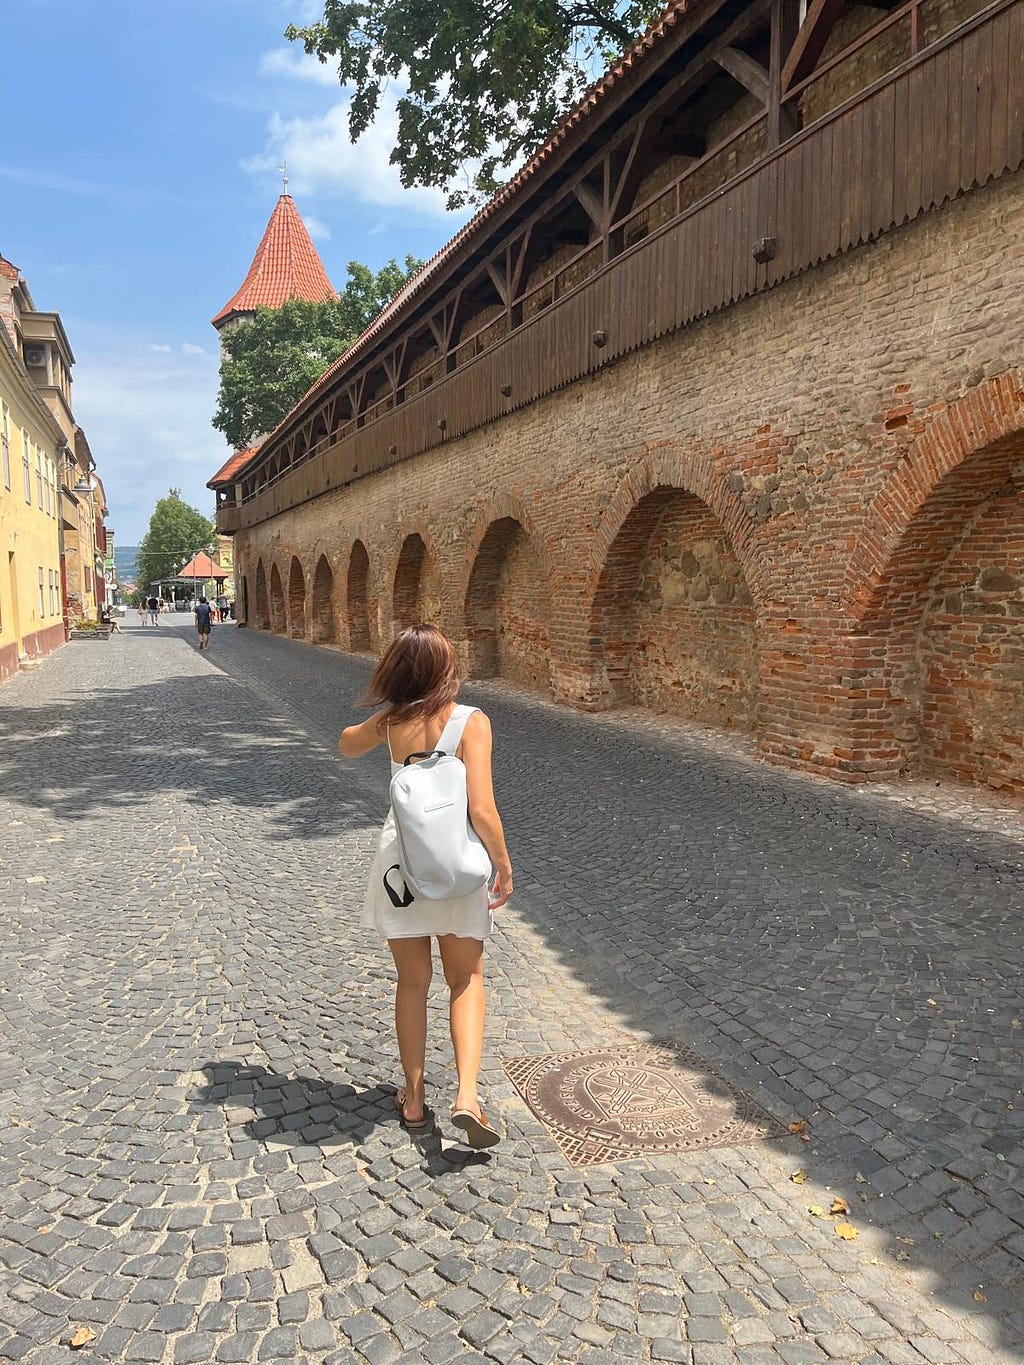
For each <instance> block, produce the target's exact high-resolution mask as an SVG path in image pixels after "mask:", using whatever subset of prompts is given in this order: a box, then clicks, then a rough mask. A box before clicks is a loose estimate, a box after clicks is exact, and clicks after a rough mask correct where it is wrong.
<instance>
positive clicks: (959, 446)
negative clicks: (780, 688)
mask: <svg viewBox="0 0 1024 1365" xmlns="http://www.w3.org/2000/svg"><path fill="white" fill-rule="evenodd" d="M869 516H870V523H869V528H868V532H867V534H866V535H865V537H864V539H863V542H862V544H861V545H860V546H859V547H858V553H857V555H856V557H855V563H854V565H853V566H851V571H850V572H851V577H852V576H854V575H855V576H856V583H855V586H853V587H852V589H851V591H850V594H849V601H850V606H851V616H852V625H853V629H852V632H851V636H850V667H849V678H848V681H849V684H850V685H851V686H852V687H853V688H854V689H855V690H856V694H857V696H859V697H862V698H865V697H866V698H870V699H871V704H870V708H868V707H865V706H863V705H862V706H861V708H860V710H859V711H858V710H857V708H856V707H854V709H853V715H852V720H853V724H854V727H855V729H856V730H857V731H858V733H857V740H856V749H857V751H859V753H861V754H864V755H865V757H866V758H867V760H868V761H869V762H874V763H876V764H878V763H882V762H884V763H886V764H887V766H888V767H889V769H890V770H892V769H894V768H903V767H911V768H914V769H917V770H924V771H941V772H946V773H948V774H949V775H951V776H954V777H957V778H963V779H967V780H971V781H979V782H983V783H985V784H986V785H989V786H994V787H996V788H998V789H1001V790H1006V791H1012V792H1024V735H1022V733H1021V726H1020V716H1021V715H1022V714H1024V681H1022V678H1024V638H1022V637H1024V624H1022V623H1024V393H1022V392H1021V388H1020V384H1019V380H1018V379H1017V378H1016V377H1015V376H1012V375H1008V376H1002V377H1000V378H999V379H995V380H990V381H988V382H986V383H985V384H983V385H980V386H979V387H978V388H977V389H975V390H974V391H973V392H972V393H970V394H968V395H967V396H966V397H964V398H962V399H960V400H958V402H956V403H954V404H951V405H950V407H949V409H947V411H946V412H945V413H943V414H942V416H941V417H939V418H937V419H936V420H935V421H934V422H933V423H932V424H931V426H929V428H928V430H927V431H926V432H924V433H923V434H922V436H921V437H920V438H919V439H918V441H916V442H915V443H914V445H913V446H912V447H911V448H910V450H909V451H908V452H907V455H906V457H905V459H904V460H903V461H902V462H901V464H900V466H899V468H898V469H896V470H895V471H894V472H893V474H892V476H891V477H890V479H889V480H888V482H887V484H886V485H885V487H884V488H883V489H882V490H880V492H879V494H878V495H877V497H876V498H875V499H874V501H873V503H872V506H871V508H870V509H869Z"/></svg>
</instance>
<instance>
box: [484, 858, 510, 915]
mask: <svg viewBox="0 0 1024 1365" xmlns="http://www.w3.org/2000/svg"><path fill="white" fill-rule="evenodd" d="M511 894H512V869H511V867H509V868H506V869H505V870H504V871H501V872H499V873H498V874H497V875H496V877H495V878H494V885H493V886H492V887H491V891H490V898H489V902H490V907H491V909H492V910H497V909H498V907H499V906H502V905H504V904H505V902H506V901H507V900H508V898H509V896H511Z"/></svg>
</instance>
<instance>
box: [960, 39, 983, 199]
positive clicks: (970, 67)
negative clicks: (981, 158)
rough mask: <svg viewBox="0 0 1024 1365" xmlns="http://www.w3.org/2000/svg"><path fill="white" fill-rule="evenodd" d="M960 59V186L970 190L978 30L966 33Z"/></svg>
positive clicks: (974, 123)
mask: <svg viewBox="0 0 1024 1365" xmlns="http://www.w3.org/2000/svg"><path fill="white" fill-rule="evenodd" d="M960 61H961V64H962V75H961V79H960V90H961V104H960V119H961V128H962V130H963V135H962V138H961V142H960V176H959V188H960V189H962V190H969V189H970V188H971V186H972V185H973V183H974V149H975V146H976V142H977V136H978V90H977V86H976V84H975V72H976V71H977V68H978V64H979V58H978V35H977V33H976V32H975V33H968V34H966V35H965V37H964V39H963V42H962V43H960Z"/></svg>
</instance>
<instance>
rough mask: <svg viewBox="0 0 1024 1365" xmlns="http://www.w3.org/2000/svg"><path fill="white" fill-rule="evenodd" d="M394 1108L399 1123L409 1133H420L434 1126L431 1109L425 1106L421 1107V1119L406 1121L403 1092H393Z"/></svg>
mask: <svg viewBox="0 0 1024 1365" xmlns="http://www.w3.org/2000/svg"><path fill="white" fill-rule="evenodd" d="M395 1108H396V1109H397V1110H398V1115H399V1120H398V1121H399V1123H401V1125H402V1127H403V1128H404V1129H405V1130H406V1131H407V1132H409V1133H422V1132H424V1131H425V1130H426V1129H428V1128H433V1126H434V1112H433V1110H432V1109H428V1108H427V1106H426V1105H424V1106H423V1117H422V1118H421V1119H407V1118H406V1117H405V1091H404V1090H397V1091H396V1092H395Z"/></svg>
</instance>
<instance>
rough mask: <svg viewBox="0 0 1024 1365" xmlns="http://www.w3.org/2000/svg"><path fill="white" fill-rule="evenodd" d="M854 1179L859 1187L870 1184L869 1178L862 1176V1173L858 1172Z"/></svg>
mask: <svg viewBox="0 0 1024 1365" xmlns="http://www.w3.org/2000/svg"><path fill="white" fill-rule="evenodd" d="M853 1178H854V1180H856V1182H857V1184H858V1185H866V1184H867V1183H868V1178H867V1176H866V1175H861V1173H860V1171H858V1172H857V1174H856V1175H855V1176H854V1177H853Z"/></svg>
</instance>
